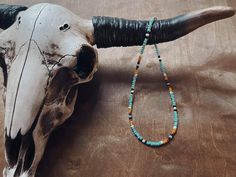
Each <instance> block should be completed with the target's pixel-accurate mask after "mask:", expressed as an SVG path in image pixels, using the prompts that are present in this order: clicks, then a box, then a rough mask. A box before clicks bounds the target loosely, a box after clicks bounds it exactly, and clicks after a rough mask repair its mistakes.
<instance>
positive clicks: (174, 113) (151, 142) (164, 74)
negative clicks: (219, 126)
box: [128, 17, 179, 147]
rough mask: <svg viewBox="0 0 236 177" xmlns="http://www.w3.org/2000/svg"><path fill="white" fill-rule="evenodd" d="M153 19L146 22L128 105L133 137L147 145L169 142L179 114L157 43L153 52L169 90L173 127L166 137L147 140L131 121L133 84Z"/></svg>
mask: <svg viewBox="0 0 236 177" xmlns="http://www.w3.org/2000/svg"><path fill="white" fill-rule="evenodd" d="M155 21H156V18H155V17H153V18H151V19H150V21H149V23H148V26H147V32H146V34H145V39H144V41H143V45H142V47H141V50H140V54H139V56H138V61H137V64H136V68H135V71H134V76H133V79H132V83H131V89H130V96H129V106H128V118H129V124H130V128H131V131H132V132H133V134H134V135H135V137H136V138H137V139H138V140H139V141H141V142H142V143H143V144H145V145H147V146H151V147H160V146H162V145H164V144H167V143H169V142H170V141H171V140H173V138H174V136H175V134H176V133H177V128H178V120H179V116H178V111H177V105H176V101H175V95H174V92H173V88H172V86H171V84H170V81H169V78H168V75H167V72H166V69H165V67H164V64H163V62H162V59H161V56H160V52H159V49H158V47H157V44H155V45H154V46H155V52H156V54H157V58H158V60H159V65H160V71H161V74H162V75H163V77H164V81H165V84H166V86H167V88H168V91H169V96H170V101H171V105H172V108H173V120H174V124H173V128H172V130H171V132H170V134H168V136H167V137H166V138H164V139H162V140H161V141H148V140H146V139H144V138H143V137H142V136H141V135H140V134H139V132H138V131H137V130H136V129H135V127H134V123H133V116H132V112H133V103H134V94H135V84H136V81H137V78H138V72H139V66H140V63H141V60H142V58H143V53H144V50H145V47H146V45H147V42H148V38H149V36H150V33H151V28H152V25H153V23H154V22H155Z"/></svg>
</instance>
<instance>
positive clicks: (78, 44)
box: [0, 4, 234, 177]
mask: <svg viewBox="0 0 236 177" xmlns="http://www.w3.org/2000/svg"><path fill="white" fill-rule="evenodd" d="M232 15H234V10H233V9H232V8H230V7H213V8H209V9H205V10H202V11H196V12H192V13H189V14H186V15H182V16H178V17H175V18H171V19H167V20H160V21H157V22H156V23H155V24H154V26H153V29H152V33H151V35H150V41H149V44H153V43H160V42H167V41H171V40H175V39H177V38H179V37H181V36H183V35H186V34H188V33H189V32H191V31H193V30H195V29H196V28H198V27H200V26H203V25H205V24H207V23H210V22H213V21H216V20H220V19H223V18H227V17H230V16H232ZM147 23H148V21H134V20H125V19H118V18H111V17H93V19H92V20H84V19H81V18H79V17H78V16H76V15H75V14H73V13H72V12H70V11H68V10H67V9H65V8H63V7H61V6H58V5H53V4H37V5H34V6H32V7H30V8H28V9H27V8H26V7H22V6H9V5H0V28H2V29H5V30H4V31H3V32H2V33H1V34H0V65H1V67H2V70H3V74H4V88H5V89H4V93H3V100H4V103H5V123H4V131H5V132H4V133H5V157H6V162H7V165H6V167H5V169H4V172H3V176H4V177H13V176H14V177H34V176H35V172H36V169H37V166H38V164H39V162H40V160H41V158H42V156H43V153H44V149H45V146H46V144H47V141H48V138H49V135H50V133H51V132H52V131H53V129H55V128H56V127H57V126H59V125H61V124H63V122H65V120H67V119H68V118H69V117H70V116H71V114H72V113H73V110H74V104H75V101H76V98H77V87H76V86H77V85H78V84H81V83H85V82H88V81H90V80H91V79H92V77H93V75H94V73H95V72H96V71H97V66H98V57H97V50H96V49H95V48H94V47H93V45H95V44H96V45H97V47H113V46H132V45H140V44H141V43H142V41H143V39H144V36H145V35H144V34H145V29H146V24H147Z"/></svg>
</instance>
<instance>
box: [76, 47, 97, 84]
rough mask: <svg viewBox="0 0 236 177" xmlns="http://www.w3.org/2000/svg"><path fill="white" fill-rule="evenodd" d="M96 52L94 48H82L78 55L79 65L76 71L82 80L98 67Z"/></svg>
mask: <svg viewBox="0 0 236 177" xmlns="http://www.w3.org/2000/svg"><path fill="white" fill-rule="evenodd" d="M96 58H97V55H96V52H95V50H94V49H93V48H92V47H89V46H86V45H84V46H82V48H81V49H80V51H79V52H78V53H77V65H76V66H75V68H74V71H75V72H76V73H77V74H78V76H79V77H80V78H81V79H86V78H87V77H88V76H89V75H90V74H91V73H92V71H93V70H94V68H95V65H96Z"/></svg>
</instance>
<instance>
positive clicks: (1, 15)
mask: <svg viewBox="0 0 236 177" xmlns="http://www.w3.org/2000/svg"><path fill="white" fill-rule="evenodd" d="M26 9H27V7H24V6H18V5H6V4H0V28H1V29H7V28H9V27H10V26H11V25H12V24H13V23H14V22H15V20H16V16H17V14H18V13H19V12H20V11H23V10H26Z"/></svg>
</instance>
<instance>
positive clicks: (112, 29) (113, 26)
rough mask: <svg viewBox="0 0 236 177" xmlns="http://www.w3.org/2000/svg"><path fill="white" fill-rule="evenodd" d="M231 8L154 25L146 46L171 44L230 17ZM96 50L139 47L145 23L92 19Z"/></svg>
mask: <svg viewBox="0 0 236 177" xmlns="http://www.w3.org/2000/svg"><path fill="white" fill-rule="evenodd" d="M234 14H235V10H234V9H233V8H231V7H224V6H216V7H211V8H207V9H204V10H199V11H194V12H190V13H187V14H185V15H180V16H177V17H174V18H170V19H166V20H157V21H156V22H154V24H153V27H152V31H151V34H150V37H149V42H148V44H154V43H161V42H168V41H173V40H175V39H177V38H180V37H182V36H184V35H186V34H188V33H190V32H192V31H193V30H195V29H197V28H199V27H201V26H203V25H206V24H208V23H211V22H214V21H217V20H221V19H224V18H228V17H231V16H233V15H234ZM92 23H93V27H94V43H95V44H96V45H97V47H98V48H106V47H115V46H117V47H118V46H133V45H142V42H143V40H144V37H145V32H146V27H147V23H148V21H139V20H127V19H122V18H113V17H100V16H96V17H93V18H92Z"/></svg>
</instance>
